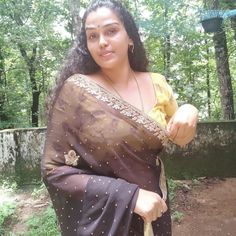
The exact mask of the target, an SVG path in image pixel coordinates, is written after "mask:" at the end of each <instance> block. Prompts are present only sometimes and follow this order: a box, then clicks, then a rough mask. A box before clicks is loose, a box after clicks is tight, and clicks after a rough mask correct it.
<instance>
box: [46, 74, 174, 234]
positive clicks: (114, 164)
mask: <svg viewBox="0 0 236 236" xmlns="http://www.w3.org/2000/svg"><path fill="white" fill-rule="evenodd" d="M166 141H167V137H166V134H165V130H164V129H163V128H162V127H161V126H160V125H159V124H157V123H156V122H155V121H154V120H152V119H151V118H149V117H148V116H147V115H145V114H142V113H141V112H140V111H139V110H138V109H136V108H134V107H132V106H131V105H130V104H128V103H126V102H124V101H119V99H118V98H117V97H115V96H114V95H112V94H110V93H109V92H107V91H105V90H104V89H102V88H101V87H99V86H98V85H96V84H95V83H93V82H91V81H88V79H86V78H85V77H83V76H81V75H74V76H72V77H71V78H69V79H68V80H67V81H66V82H65V84H64V86H63V88H62V90H61V92H60V94H59V96H58V98H57V100H56V103H55V105H54V108H53V111H52V115H51V119H50V120H49V123H48V128H47V135H46V142H45V148H44V155H43V159H42V175H43V179H44V182H45V184H46V186H47V188H48V191H49V193H50V197H51V199H52V202H53V205H54V209H55V211H56V214H57V218H58V222H59V224H60V228H61V234H62V235H63V236H77V235H81V236H88V235H96V236H97V235H111V236H126V235H137V236H141V235H142V236H143V235H144V222H143V220H142V218H141V217H139V216H138V215H136V214H135V213H133V211H134V207H135V203H136V200H137V196H138V189H139V188H143V189H146V190H149V191H153V192H156V193H158V194H159V195H160V196H161V197H163V198H164V199H165V198H166V191H167V190H166V185H165V176H164V174H163V164H162V163H161V161H157V160H158V159H157V158H158V154H159V153H160V152H161V150H162V148H163V145H164V144H165V143H166ZM167 204H168V199H167ZM152 230H153V235H158V236H159V235H164V236H165V235H171V221H170V213H169V210H168V211H167V212H166V213H165V214H164V215H163V216H162V217H161V218H158V219H157V220H156V221H154V222H152Z"/></svg>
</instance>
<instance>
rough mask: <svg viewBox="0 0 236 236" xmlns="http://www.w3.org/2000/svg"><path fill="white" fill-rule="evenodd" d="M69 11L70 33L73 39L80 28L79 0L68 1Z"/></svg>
mask: <svg viewBox="0 0 236 236" xmlns="http://www.w3.org/2000/svg"><path fill="white" fill-rule="evenodd" d="M69 9H70V13H71V17H72V32H71V38H72V39H74V38H75V37H76V36H77V35H78V33H79V31H80V28H81V18H80V15H79V12H80V1H79V0H69Z"/></svg>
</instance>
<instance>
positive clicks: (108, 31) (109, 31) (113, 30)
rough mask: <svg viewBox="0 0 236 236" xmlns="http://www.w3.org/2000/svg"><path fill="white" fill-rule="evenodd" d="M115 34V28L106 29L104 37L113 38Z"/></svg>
mask: <svg viewBox="0 0 236 236" xmlns="http://www.w3.org/2000/svg"><path fill="white" fill-rule="evenodd" d="M117 32H118V30H117V29H116V28H110V29H107V31H106V35H108V36H113V35H115V34H116V33H117Z"/></svg>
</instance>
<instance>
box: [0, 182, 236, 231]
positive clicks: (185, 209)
mask: <svg viewBox="0 0 236 236" xmlns="http://www.w3.org/2000/svg"><path fill="white" fill-rule="evenodd" d="M177 183H178V186H179V187H178V189H177V192H176V196H175V200H174V203H173V206H172V208H173V211H175V212H179V213H183V217H182V218H181V219H179V222H177V221H174V222H173V236H190V235H191V236H228V235H231V236H235V235H236V178H232V179H230V178H228V179H217V178H201V179H200V180H197V181H196V180H195V181H178V182H177ZM31 193H32V191H30V190H24V191H21V192H19V193H18V194H17V195H14V194H13V193H6V192H4V191H2V190H0V198H1V197H3V195H4V194H5V195H6V194H7V195H8V197H9V198H12V199H13V200H14V201H15V202H17V203H18V208H17V218H18V220H17V221H16V223H15V224H12V226H11V227H12V230H11V232H12V233H15V234H16V233H20V232H21V233H22V232H26V230H27V228H26V225H25V222H26V220H27V218H28V217H30V216H32V215H33V214H37V213H39V212H41V211H43V210H44V209H45V208H46V207H47V206H48V205H49V203H50V200H49V198H48V195H47V194H41V195H40V197H37V198H35V197H33V196H32V194H31ZM42 236H43V235H42Z"/></svg>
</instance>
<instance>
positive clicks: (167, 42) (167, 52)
mask: <svg viewBox="0 0 236 236" xmlns="http://www.w3.org/2000/svg"><path fill="white" fill-rule="evenodd" d="M164 44H165V45H164V70H165V77H166V79H167V80H168V78H169V77H170V50H171V44H170V35H166V36H165V41H164Z"/></svg>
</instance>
